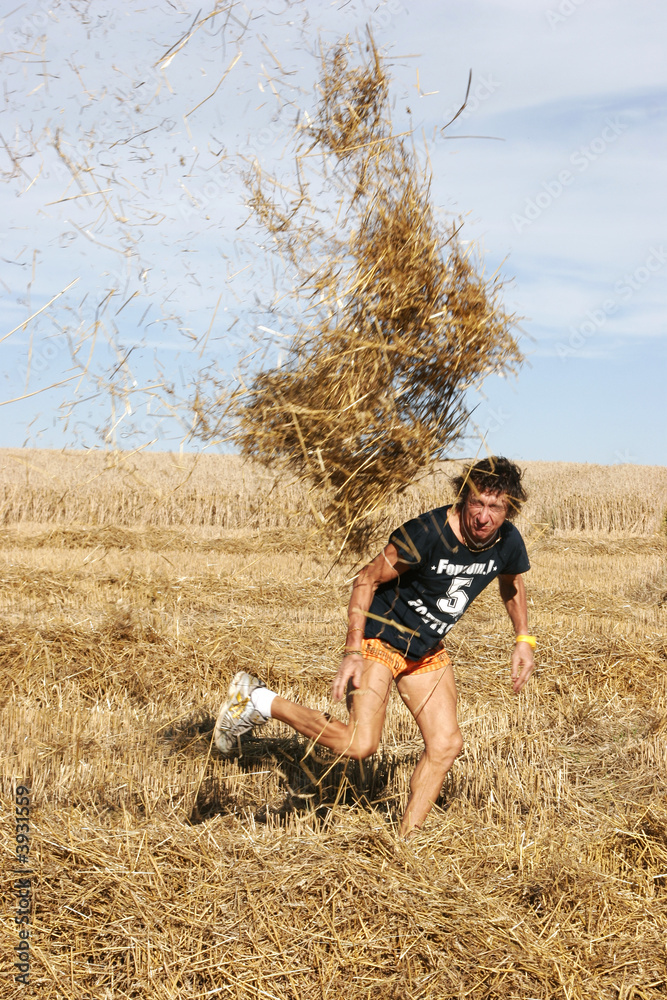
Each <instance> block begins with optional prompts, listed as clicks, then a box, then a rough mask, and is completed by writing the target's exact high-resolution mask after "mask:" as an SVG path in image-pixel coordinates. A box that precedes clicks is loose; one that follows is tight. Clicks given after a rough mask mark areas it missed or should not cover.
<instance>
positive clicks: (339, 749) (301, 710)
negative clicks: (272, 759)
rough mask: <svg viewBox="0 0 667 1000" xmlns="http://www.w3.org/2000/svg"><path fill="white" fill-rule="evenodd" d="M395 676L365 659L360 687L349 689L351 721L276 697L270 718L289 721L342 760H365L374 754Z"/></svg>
mask: <svg viewBox="0 0 667 1000" xmlns="http://www.w3.org/2000/svg"><path fill="white" fill-rule="evenodd" d="M392 679H393V678H392V675H391V671H390V670H389V668H388V667H386V666H385V665H384V664H383V663H378V662H376V661H375V660H364V671H363V673H362V676H361V683H360V685H359V687H358V688H348V696H347V707H348V710H349V713H350V719H349V722H347V723H345V722H339V721H338V719H330V718H329V716H328V715H325V713H324V712H321V711H319V710H318V709H314V708H307V707H306V706H305V705H299V704H297V703H296V702H293V701H288V700H287V699H286V698H281V697H280V695H277V696H276V697H275V698H274V699H273V702H272V703H271V717H272V718H273V719H277V720H278V721H279V722H286V723H287V725H288V726H291V727H292V729H296V731H297V732H298V733H301V734H302V735H303V736H307V737H308V739H311V740H314V741H315V742H316V743H319V744H320V745H321V746H325V747H329V749H330V750H333V751H334V753H337V754H340V755H341V756H343V757H354V758H355V759H357V760H363V759H364V758H365V757H370V755H371V754H373V753H375V751H376V750H377V747H378V744H379V742H380V736H381V735H382V726H383V724H384V717H385V713H386V711H387V703H388V701H389V695H390V693H391V685H392Z"/></svg>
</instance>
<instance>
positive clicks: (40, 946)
mask: <svg viewBox="0 0 667 1000" xmlns="http://www.w3.org/2000/svg"><path fill="white" fill-rule="evenodd" d="M114 464H115V465H116V467H115V468H114V467H113V466H114ZM0 466H1V467H2V484H3V486H2V488H3V490H4V496H3V505H2V514H3V520H2V524H1V527H0V545H1V549H2V551H1V553H0V558H1V563H0V671H1V672H0V689H1V693H2V719H3V744H2V747H3V752H2V768H1V777H2V809H3V812H4V818H3V821H2V824H1V836H2V849H3V852H4V854H5V858H6V859H7V864H6V865H5V866H4V871H3V875H2V879H3V907H2V924H3V935H2V977H3V986H2V995H3V996H7V997H10V996H21V997H23V996H28V995H36V996H40V997H42V996H43V997H53V998H55V997H67V998H70V997H72V998H81V1000H83V998H87V997H90V998H97V997H114V998H115V997H156V998H165V1000H166V998H174V997H193V998H194V997H206V996H216V995H219V996H223V997H233V998H238V1000H251V998H252V1000H254V998H257V1000H260V998H280V1000H282V998H290V1000H297V998H298V1000H311V998H313V1000H314V998H317V1000H324V998H331V1000H340V998H342V997H345V998H346V1000H357V998H373V1000H388V998H396V1000H399V998H400V1000H405V998H409V1000H412V998H433V1000H436V998H437V1000H440V998H448V997H451V998H463V997H466V998H468V997H470V998H482V997H484V998H486V997H503V998H515V997H516V998H525V1000H528V998H540V1000H547V998H552V997H554V998H555V997H563V998H567V1000H579V998H584V997H586V998H591V1000H598V998H618V1000H630V998H634V1000H644V998H653V997H660V996H665V994H667V964H666V959H667V948H666V943H667V894H666V893H667V889H666V886H667V770H666V769H667V749H666V740H665V737H666V735H667V724H666V722H665V713H666V694H667V691H666V682H665V667H666V665H667V640H666V638H665V625H666V624H667V612H666V611H665V607H666V602H667V570H666V568H665V549H666V547H667V540H666V537H665V530H664V512H665V508H666V507H667V470H665V469H664V468H648V467H646V468H637V467H633V468H629V467H615V468H604V467H596V466H574V465H556V464H552V465H547V464H543V463H535V464H532V465H530V466H529V470H528V484H529V486H530V487H531V489H532V499H531V501H530V503H529V505H528V507H527V509H526V515H525V517H524V518H523V527H524V529H525V532H526V536H527V540H528V545H529V551H530V555H531V560H532V566H533V568H532V570H531V572H530V574H529V577H528V586H529V594H530V607H531V616H532V619H531V628H532V630H533V631H534V632H535V633H536V634H537V636H538V637H539V647H538V654H539V669H538V673H537V676H536V677H534V678H533V679H532V680H531V682H530V684H529V685H528V686H527V688H526V689H525V691H524V692H522V693H521V695H520V696H519V697H514V696H513V695H512V694H511V691H510V688H509V684H508V662H509V655H510V650H511V638H512V637H511V629H510V626H509V621H508V620H507V618H506V616H505V614H504V610H503V608H502V605H501V604H500V601H499V600H498V597H497V594H496V593H495V592H493V593H492V592H488V593H487V594H485V595H483V597H482V598H480V599H479V602H478V603H477V604H476V605H474V606H473V608H472V609H471V610H470V611H469V613H468V614H467V615H466V617H465V618H464V620H463V621H462V623H461V624H460V626H458V628H457V629H456V630H454V632H452V633H451V635H450V643H449V645H450V649H451V652H452V655H453V659H454V663H455V671H456V677H457V682H458V685H459V690H460V696H461V697H460V718H461V724H462V730H463V732H464V735H465V740H466V743H465V749H464V751H463V753H462V755H461V757H460V758H459V759H458V760H457V762H456V764H455V766H454V768H453V771H452V773H451V775H450V778H449V780H448V782H447V784H446V786H445V788H444V794H443V797H442V800H441V802H440V803H439V805H438V807H437V808H436V809H434V811H433V812H432V814H431V816H430V817H429V819H428V821H427V824H426V825H425V827H424V829H423V830H422V831H421V832H420V833H419V834H418V835H417V836H416V838H415V839H414V840H413V841H411V842H409V843H408V844H405V843H402V842H400V841H399V840H398V839H397V837H396V834H395V828H396V827H395V824H396V818H397V816H399V815H400V812H401V808H402V804H403V803H404V801H405V797H406V791H407V786H408V780H409V776H410V773H411V771H412V768H413V767H414V764H415V762H416V760H417V757H418V754H419V752H420V741H419V738H418V735H417V733H416V730H415V727H414V725H413V723H412V721H411V718H410V717H409V715H408V713H407V712H406V711H405V709H404V708H403V706H402V704H401V703H400V701H399V700H398V699H396V698H394V699H393V700H392V702H391V705H390V710H389V715H388V721H387V725H386V728H385V733H384V741H383V744H382V745H381V748H380V751H379V752H378V754H377V755H376V756H375V757H374V758H372V759H370V760H368V761H366V762H364V764H363V766H361V765H356V764H355V765H349V766H348V767H345V765H344V764H343V763H342V762H336V761H335V760H334V759H333V758H332V757H331V756H330V755H329V754H328V753H326V752H322V751H320V750H319V749H318V750H316V751H313V750H312V749H311V748H310V747H309V746H308V745H307V743H306V742H305V741H303V740H301V739H298V738H296V737H295V736H294V735H293V734H292V733H291V732H289V731H287V730H286V729H282V728H280V727H279V726H278V725H276V724H274V723H271V724H270V725H268V726H266V727H265V728H264V729H263V730H261V731H259V732H258V734H257V736H256V737H255V738H251V739H248V740H247V741H246V742H245V743H244V744H243V747H242V755H241V756H240V757H238V758H237V759H234V760H224V759H222V758H221V757H220V756H219V754H218V753H217V751H216V750H215V749H213V750H212V749H211V732H212V726H213V721H214V714H215V712H216V711H217V708H218V705H219V703H220V701H221V699H222V697H223V694H224V690H225V688H226V685H227V683H228V681H229V679H230V677H231V675H232V673H233V672H234V671H235V670H237V669H239V668H250V669H254V670H257V671H258V672H259V673H260V674H261V675H262V676H263V677H264V678H265V679H266V680H267V681H268V682H269V683H270V684H272V685H276V686H278V687H279V688H280V690H281V691H282V692H284V693H286V694H288V695H290V696H294V697H296V698H300V699H304V700H307V701H308V702H310V703H312V704H318V705H321V706H325V705H326V706H327V708H328V709H330V710H333V711H334V712H338V711H341V709H340V707H337V708H333V709H332V706H331V703H330V700H329V695H328V689H329V683H330V679H331V676H332V673H333V671H334V669H335V667H336V665H337V661H338V655H339V649H340V646H341V643H342V641H343V639H344V629H343V622H344V609H345V605H346V602H347V592H348V586H349V584H347V583H346V578H349V576H350V575H351V573H352V572H353V567H350V566H349V565H335V566H334V567H333V568H331V563H332V559H331V555H330V554H329V553H327V552H326V551H325V550H324V549H323V548H322V547H321V543H320V542H318V537H319V536H317V535H313V534H312V531H311V522H310V516H311V515H310V514H309V513H308V503H307V499H306V496H305V491H304V490H303V489H302V488H301V487H300V486H299V485H298V484H293V485H280V486H277V485H275V484H274V483H272V481H271V479H270V477H269V476H268V475H267V474H266V473H265V472H259V471H257V470H253V469H252V468H248V467H245V468H244V467H242V466H241V465H240V463H239V462H238V460H236V459H233V458H225V457H214V456H209V457H206V458H204V459H202V460H201V461H200V462H198V463H195V464H193V461H192V459H191V458H190V457H187V456H186V457H184V458H181V459H177V458H170V457H169V456H160V455H144V456H136V457H135V458H131V459H130V458H126V459H125V460H124V462H123V463H120V464H119V463H118V462H115V463H114V461H113V460H110V459H108V458H107V457H105V456H101V455H90V454H89V455H85V456H84V455H81V454H71V455H68V456H59V455H52V454H49V453H46V452H35V451H31V452H3V453H1V454H0ZM105 470H106V471H105ZM447 497H448V490H447V485H446V477H445V474H444V471H443V472H442V473H440V474H438V475H436V476H434V477H431V478H430V479H429V480H426V481H424V482H423V483H422V484H421V485H418V486H416V487H414V488H413V489H412V490H411V491H409V492H408V493H407V494H405V495H404V496H402V497H401V499H400V506H399V505H398V504H397V505H396V508H395V511H394V515H395V516H394V520H395V521H400V520H402V519H403V518H404V517H406V516H408V515H410V514H413V513H415V512H416V511H417V510H418V509H420V508H423V509H426V508H428V507H430V506H433V505H435V504H436V503H439V502H443V501H444V500H445V499H447ZM491 589H494V590H495V588H491ZM17 781H18V782H22V783H23V784H24V785H27V786H29V787H30V789H31V792H30V799H31V803H30V836H31V840H30V847H31V851H30V862H31V869H32V871H33V873H34V874H33V875H32V876H31V880H32V885H31V889H32V902H31V905H32V924H31V928H30V933H31V937H30V947H31V953H32V962H31V972H30V983H29V986H28V987H26V986H24V985H22V984H20V983H19V984H17V983H15V982H14V974H15V972H16V970H15V969H14V968H13V966H12V963H13V962H14V960H15V952H14V948H15V945H16V943H17V935H16V928H15V924H14V916H15V914H16V912H17V906H18V902H17V896H16V889H15V888H13V884H14V879H15V878H16V876H15V875H14V874H13V871H12V858H13V856H14V848H15V826H14V818H13V817H14V788H15V784H16V782H17Z"/></svg>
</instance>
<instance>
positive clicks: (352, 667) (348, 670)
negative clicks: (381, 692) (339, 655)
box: [331, 653, 364, 701]
mask: <svg viewBox="0 0 667 1000" xmlns="http://www.w3.org/2000/svg"><path fill="white" fill-rule="evenodd" d="M363 670H364V658H363V656H362V655H361V653H348V654H347V656H344V657H343V660H342V662H341V665H340V666H339V668H338V673H337V674H336V676H335V677H334V679H333V683H332V685H331V692H332V694H333V696H334V699H335V701H340V700H341V698H344V697H345V695H346V693H347V685H348V683H349V682H350V681H352V686H353V687H359V685H360V684H361V675H362V673H363Z"/></svg>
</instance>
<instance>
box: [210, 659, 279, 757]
mask: <svg viewBox="0 0 667 1000" xmlns="http://www.w3.org/2000/svg"><path fill="white" fill-rule="evenodd" d="M261 687H266V684H264V682H263V681H260V680H259V679H258V678H257V677H253V676H252V674H247V673H246V672H245V670H239V672H238V674H235V675H234V677H233V678H232V682H231V684H230V685H229V690H228V691H227V700H226V701H225V703H224V705H223V706H222V708H221V709H220V714H219V715H218V721H217V722H216V724H215V733H214V739H215V745H216V746H217V748H218V750H221V751H222V753H229V752H230V751H231V750H233V749H234V748H235V747H236V746H237V744H238V738H239V736H242V735H243V733H248V732H250V730H251V729H254V728H255V726H263V725H264V723H265V722H268V721H269V720H268V718H267V717H266V716H265V715H262V713H261V712H260V711H258V709H256V708H255V706H254V705H253V703H252V698H251V695H252V692H253V691H254V690H255V689H256V688H261Z"/></svg>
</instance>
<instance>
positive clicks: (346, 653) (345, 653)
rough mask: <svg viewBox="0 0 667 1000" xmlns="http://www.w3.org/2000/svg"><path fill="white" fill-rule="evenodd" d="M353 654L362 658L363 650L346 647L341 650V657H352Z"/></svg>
mask: <svg viewBox="0 0 667 1000" xmlns="http://www.w3.org/2000/svg"><path fill="white" fill-rule="evenodd" d="M355 653H356V654H357V655H358V656H363V655H364V651H363V649H348V648H347V646H346V647H345V649H344V650H343V656H352V655H353V654H355Z"/></svg>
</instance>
